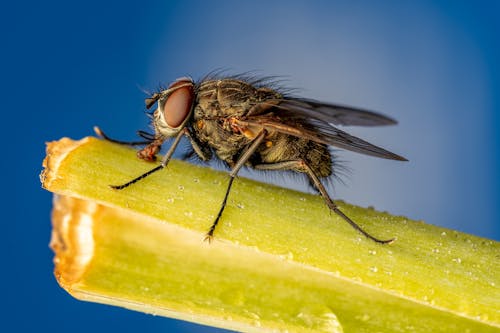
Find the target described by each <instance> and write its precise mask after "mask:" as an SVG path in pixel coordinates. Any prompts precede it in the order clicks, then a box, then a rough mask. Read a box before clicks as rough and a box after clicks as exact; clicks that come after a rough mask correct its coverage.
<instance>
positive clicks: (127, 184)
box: [109, 128, 187, 190]
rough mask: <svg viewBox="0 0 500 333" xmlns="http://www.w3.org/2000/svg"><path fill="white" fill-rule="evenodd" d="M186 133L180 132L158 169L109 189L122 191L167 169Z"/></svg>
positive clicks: (184, 131) (155, 168) (184, 130)
mask: <svg viewBox="0 0 500 333" xmlns="http://www.w3.org/2000/svg"><path fill="white" fill-rule="evenodd" d="M186 132H187V129H186V128H184V129H182V130H181V131H180V132H179V134H177V136H176V137H175V140H174V142H173V143H172V146H170V148H169V150H168V151H167V153H166V154H165V156H164V157H163V159H162V161H161V164H160V165H158V166H157V167H154V168H153V169H151V170H149V171H147V172H145V173H143V174H142V175H140V176H139V177H136V178H134V179H132V180H131V181H128V182H126V183H124V184H121V185H109V187H111V188H113V189H115V190H122V189H124V188H126V187H129V186H130V185H132V184H134V183H137V182H138V181H139V180H142V179H144V178H146V177H147V176H149V175H151V174H152V173H155V172H156V171H158V170H161V169H163V168H164V167H166V166H167V164H168V162H169V161H170V158H171V157H172V155H173V154H174V151H175V149H176V148H177V145H178V144H179V142H180V141H181V138H182V136H183V135H185V134H186ZM146 148H147V147H146Z"/></svg>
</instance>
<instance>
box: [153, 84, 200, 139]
mask: <svg viewBox="0 0 500 333" xmlns="http://www.w3.org/2000/svg"><path fill="white" fill-rule="evenodd" d="M155 102H158V107H157V109H156V110H155V112H154V113H153V125H154V128H155V131H156V135H157V136H160V137H171V136H175V135H177V133H179V132H180V131H181V130H182V128H184V127H185V126H186V124H187V123H188V121H189V120H190V119H191V117H192V114H193V110H194V104H195V90H194V82H193V81H192V80H191V79H189V78H181V79H178V80H177V81H175V82H174V83H172V84H171V85H170V86H169V87H168V88H167V89H165V90H163V91H162V92H160V93H157V94H154V95H153V96H152V97H151V98H148V99H146V106H147V107H148V108H149V107H151V106H152V105H153V104H154V103H155Z"/></svg>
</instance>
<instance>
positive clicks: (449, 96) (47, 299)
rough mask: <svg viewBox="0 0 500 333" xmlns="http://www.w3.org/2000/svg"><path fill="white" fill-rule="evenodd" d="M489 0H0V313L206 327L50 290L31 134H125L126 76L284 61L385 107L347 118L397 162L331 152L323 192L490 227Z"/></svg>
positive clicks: (127, 327) (492, 23) (493, 101)
mask: <svg viewBox="0 0 500 333" xmlns="http://www.w3.org/2000/svg"><path fill="white" fill-rule="evenodd" d="M497 3H498V2H497ZM499 9H500V8H499V5H495V4H492V3H489V2H487V1H483V2H481V1H479V2H478V1H470V2H462V1H449V2H446V1H444V2H443V1H441V2H435V1H419V2H416V1H414V2H409V1H408V2H406V1H377V2H372V1H345V2H327V1H324V2H323V1H319V2H306V1H304V2H300V1H296V2H293V1H276V2H271V1H252V2H249V1H248V2H236V1H235V2H233V1H230V2H224V1H217V2H213V3H212V2H204V1H185V2H167V1H149V2H147V1H142V2H141V3H139V2H136V3H134V2H127V1H116V2H114V1H108V2H104V1H84V2H78V3H77V2H64V1H61V2H51V1H48V2H33V3H30V2H29V1H28V2H26V1H24V2H18V4H13V3H10V4H8V5H6V4H3V5H2V9H1V10H0V12H1V14H0V15H1V17H0V18H1V20H0V25H1V26H0V28H1V29H0V31H1V34H2V35H1V45H2V51H1V54H0V57H2V61H1V67H2V71H1V73H2V80H1V81H2V82H1V84H2V88H1V90H0V91H1V94H2V111H3V113H2V114H3V116H4V117H6V119H5V120H4V122H3V124H4V125H3V131H2V136H3V142H4V157H3V163H2V169H3V172H2V175H3V189H4V194H5V195H6V196H7V197H8V199H7V201H4V202H7V205H6V206H5V207H4V212H6V214H5V215H4V218H3V230H4V233H3V241H2V242H1V243H2V248H3V249H2V253H3V256H2V258H3V260H4V264H3V267H4V269H3V270H2V274H1V283H2V286H3V288H2V290H3V296H4V297H3V304H4V305H5V306H6V308H7V309H5V308H4V310H3V311H2V312H1V316H2V325H3V326H4V327H5V328H7V329H9V330H15V331H42V330H43V331H44V330H53V329H55V330H57V331H61V332H66V331H70V330H71V331H72V332H85V331H89V330H90V331H92V330H104V329H106V330H120V331H122V332H136V331H139V330H140V331H142V332H158V331H172V330H174V331H179V332H198V331H200V332H201V331H205V332H210V331H212V332H215V331H218V330H216V329H212V328H206V327H203V326H197V325H194V324H189V323H184V322H179V321H174V320H169V319H165V318H158V317H153V316H149V315H144V314H141V313H136V312H132V311H127V310H123V309H119V308H113V307H109V306H103V305H97V304H90V303H83V302H78V301H76V300H74V299H73V298H71V297H70V296H69V295H68V294H67V293H66V292H64V291H63V290H62V289H61V288H59V286H58V285H57V283H56V281H55V279H54V278H53V276H52V268H53V266H52V253H51V251H50V250H49V248H48V242H49V237H50V220H49V217H50V208H51V195H50V193H48V192H46V191H44V190H43V189H41V187H40V183H39V180H38V174H39V172H40V170H41V162H42V159H43V157H44V149H45V147H44V142H46V141H51V140H56V139H59V138H60V137H63V136H69V137H72V138H81V137H84V136H87V135H92V126H94V125H97V124H98V125H100V126H101V127H102V128H104V129H106V130H107V131H108V132H109V133H110V134H112V135H113V136H114V137H117V138H122V139H132V138H134V136H135V135H134V133H135V130H136V129H147V128H148V127H147V126H148V123H147V117H146V116H145V115H144V113H143V111H144V106H143V99H144V97H145V95H144V93H143V92H142V90H141V89H142V88H145V89H149V90H154V89H156V88H157V87H158V85H159V84H168V83H169V82H170V81H172V80H174V79H175V78H177V77H180V76H185V75H191V76H192V77H194V78H200V77H202V76H203V75H204V74H206V73H207V72H209V71H210V70H213V69H215V68H227V69H229V70H231V71H232V72H236V73H237V72H244V71H248V70H256V71H258V73H262V74H264V75H284V76H286V77H287V79H288V80H289V83H290V85H291V86H293V87H296V88H300V89H301V94H302V95H304V96H307V97H310V98H316V99H320V100H324V101H331V102H339V103H344V104H350V105H354V106H359V107H365V108H369V109H373V110H378V111H382V112H384V113H386V114H388V115H391V116H393V117H395V118H396V119H398V120H399V122H400V124H399V125H398V126H395V127H386V128H352V130H351V129H350V128H349V129H348V130H349V131H350V132H351V133H353V134H355V135H358V136H361V137H363V138H365V139H368V140H369V141H372V142H374V143H376V144H378V145H381V146H383V147H386V148H388V149H390V150H392V151H394V152H396V153H399V154H402V155H404V156H406V157H407V158H408V159H409V160H410V162H408V163H398V162H394V161H387V160H381V159H375V158H371V157H367V156H362V155H356V154H351V153H347V152H346V153H341V157H342V159H344V160H347V161H349V163H348V166H349V167H350V168H351V169H352V172H351V175H350V176H349V177H347V178H345V181H346V184H345V185H343V184H337V186H336V187H335V189H334V191H333V192H334V194H335V197H336V198H342V199H344V200H346V201H348V202H351V203H355V204H358V205H362V206H368V205H373V206H375V207H376V208H377V209H379V210H387V211H389V212H391V213H394V214H401V215H406V216H408V217H410V218H413V219H417V220H425V221H426V222H428V223H431V224H436V225H440V226H445V227H449V228H454V229H458V230H461V231H465V232H468V233H472V234H475V235H480V236H483V237H487V238H492V239H496V240H499V239H500V228H499V225H498V221H497V220H498V218H497V216H498V210H499V206H498V203H499V190H498V174H497V171H498V170H499V125H500V121H499V118H500V116H499V115H500V93H499V92H500V89H499V88H500V64H499V59H500V52H499V51H500V38H499V37H500V36H499V33H498V32H499V31H500V24H499V23H498V15H499V13H500V10H499ZM12 191H13V193H12ZM9 192H10V193H9ZM2 331H4V332H6V331H5V330H4V329H3V328H2Z"/></svg>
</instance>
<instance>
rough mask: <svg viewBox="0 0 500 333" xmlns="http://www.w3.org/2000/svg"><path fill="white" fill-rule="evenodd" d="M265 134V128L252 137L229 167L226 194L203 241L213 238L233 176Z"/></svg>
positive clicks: (224, 206)
mask: <svg viewBox="0 0 500 333" xmlns="http://www.w3.org/2000/svg"><path fill="white" fill-rule="evenodd" d="M265 135H266V131H265V130H262V131H261V132H259V134H258V135H257V136H256V137H255V138H254V139H253V141H252V142H251V143H250V145H249V146H248V147H247V148H246V150H245V151H244V152H243V154H242V155H241V156H240V158H239V159H238V161H237V162H236V164H235V165H234V166H233V168H232V169H231V172H230V173H229V177H230V178H229V183H228V185H227V189H226V194H225V195H224V200H223V201H222V205H221V207H220V209H219V213H218V214H217V217H216V218H215V221H214V222H213V223H212V226H211V227H210V229H209V230H208V232H207V234H206V236H205V239H204V240H205V241H208V242H210V241H211V240H212V239H213V237H214V231H215V227H217V223H219V220H220V217H221V216H222V212H223V211H224V208H226V203H227V197H228V196H229V192H230V191H231V186H232V185H233V181H234V178H235V177H236V175H237V174H238V171H240V169H241V167H242V166H243V165H245V163H246V162H247V161H248V159H249V158H250V157H251V156H252V155H253V153H255V151H256V150H257V148H258V147H259V145H260V144H261V143H262V140H263V139H264V137H265Z"/></svg>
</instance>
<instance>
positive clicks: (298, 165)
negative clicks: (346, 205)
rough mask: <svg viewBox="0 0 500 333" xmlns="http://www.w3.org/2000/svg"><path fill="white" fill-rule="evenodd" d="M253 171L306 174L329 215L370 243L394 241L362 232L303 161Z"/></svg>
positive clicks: (256, 167)
mask: <svg viewBox="0 0 500 333" xmlns="http://www.w3.org/2000/svg"><path fill="white" fill-rule="evenodd" d="M254 168H255V169H259V170H296V171H301V172H304V173H306V174H307V176H308V177H309V180H310V181H311V184H312V185H313V186H314V187H315V188H316V189H317V190H318V192H319V194H320V195H321V196H322V197H323V199H324V200H325V203H326V205H327V206H328V208H329V209H330V213H331V212H332V211H333V212H334V213H335V214H337V215H338V216H340V217H341V218H342V219H343V220H344V221H346V222H347V223H349V224H350V225H351V227H353V228H354V229H356V230H357V231H358V232H360V233H361V234H363V235H364V236H365V237H367V238H369V239H371V240H372V241H374V242H376V243H380V244H389V243H392V242H393V241H394V240H395V239H394V238H391V239H387V240H383V239H378V238H376V237H374V236H372V235H370V234H369V233H368V232H366V231H365V230H363V228H361V227H360V226H359V225H358V224H357V223H356V222H354V221H353V220H351V219H350V218H349V217H348V216H347V215H345V214H344V213H343V212H342V211H341V210H340V209H339V208H338V207H337V205H336V204H335V203H334V202H333V200H332V199H331V198H330V196H329V195H328V192H327V191H326V189H325V187H324V186H323V184H322V183H321V181H320V180H319V178H318V176H317V175H316V174H315V173H314V171H313V170H312V169H311V167H310V166H309V165H308V164H307V162H306V161H304V160H295V161H284V162H279V163H271V164H259V165H255V166H254Z"/></svg>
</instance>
